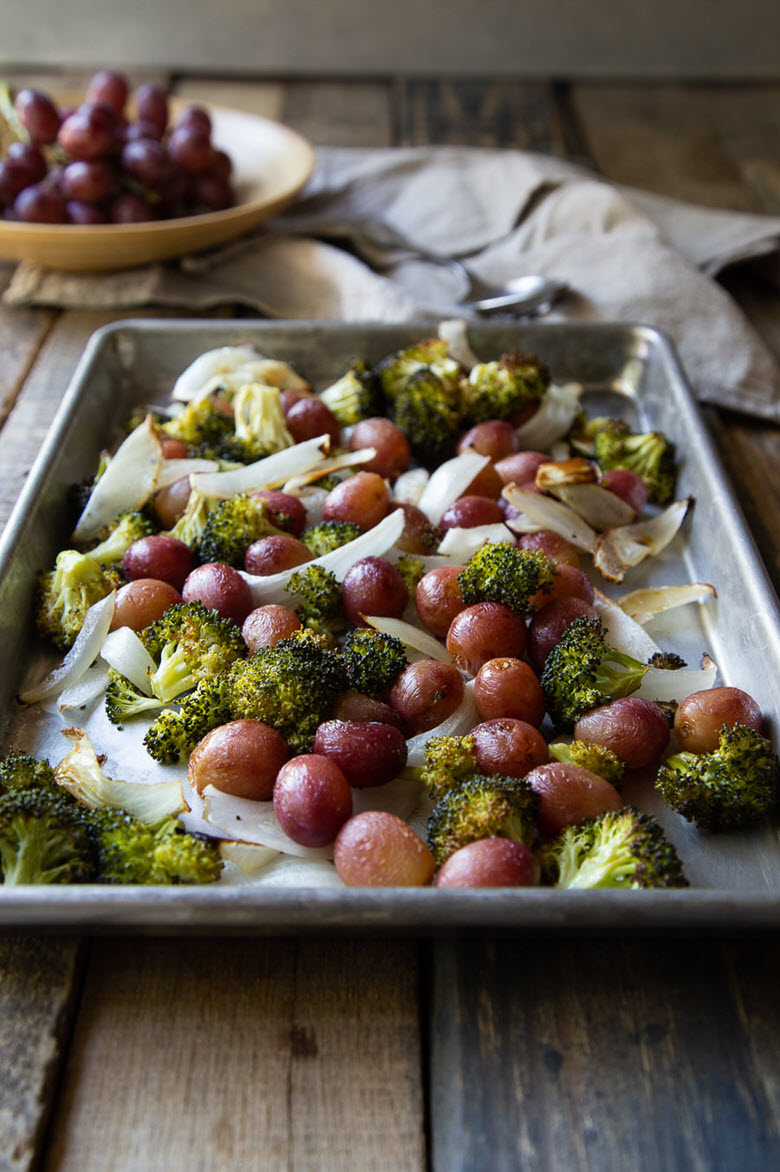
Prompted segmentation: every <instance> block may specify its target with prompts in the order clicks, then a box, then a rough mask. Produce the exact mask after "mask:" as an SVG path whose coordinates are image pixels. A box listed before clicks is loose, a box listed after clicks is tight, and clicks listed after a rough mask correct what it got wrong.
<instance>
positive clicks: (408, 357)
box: [374, 338, 461, 405]
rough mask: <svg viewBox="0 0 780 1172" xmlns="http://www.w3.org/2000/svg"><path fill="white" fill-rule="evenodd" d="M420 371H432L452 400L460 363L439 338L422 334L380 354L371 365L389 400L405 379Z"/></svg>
mask: <svg viewBox="0 0 780 1172" xmlns="http://www.w3.org/2000/svg"><path fill="white" fill-rule="evenodd" d="M420 372H423V373H427V372H430V373H432V374H433V375H434V376H435V377H436V379H437V380H438V381H439V382H440V383H441V384H442V389H443V391H444V392H445V394H446V395H447V397H448V399H449V401H450V402H451V403H452V405H454V404H455V400H456V394H457V389H458V383H459V381H460V376H461V368H460V364H459V363H458V362H456V361H455V359H454V358H451V357H450V355H449V353H448V351H447V342H446V340H445V339H443V338H425V339H423V341H422V342H418V343H417V344H416V345H415V346H410V347H409V348H408V349H407V350H398V351H397V352H396V353H395V354H389V355H388V356H387V358H383V359H382V361H381V362H380V363H379V365H378V366H377V367H375V369H374V374H375V375H376V377H377V378H378V379H379V383H380V385H381V387H382V391H383V393H384V395H385V398H387V399H388V400H389V401H390V402H391V403H393V402H395V401H396V399H397V398H398V396H399V395H400V394H401V392H402V391H403V390H404V389H405V388H406V386H407V384H408V383H409V380H410V379H411V378H413V377H414V376H415V375H417V374H419V373H420Z"/></svg>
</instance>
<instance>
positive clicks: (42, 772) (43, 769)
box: [0, 749, 63, 794]
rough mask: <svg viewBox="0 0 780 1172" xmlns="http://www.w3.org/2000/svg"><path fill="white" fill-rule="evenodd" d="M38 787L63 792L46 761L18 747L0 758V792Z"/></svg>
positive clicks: (52, 791)
mask: <svg viewBox="0 0 780 1172" xmlns="http://www.w3.org/2000/svg"><path fill="white" fill-rule="evenodd" d="M38 789H42V790H48V791H49V792H50V793H62V792H63V791H62V790H61V788H60V787H59V786H58V785H57V782H56V780H55V778H54V770H53V769H52V767H51V765H50V764H49V762H48V761H45V760H44V761H38V760H37V759H36V758H35V757H31V756H30V755H29V754H28V753H23V752H21V750H19V749H12V750H11V752H10V753H7V754H6V755H5V757H3V758H2V759H0V794H9V793H15V792H16V791H18V790H38Z"/></svg>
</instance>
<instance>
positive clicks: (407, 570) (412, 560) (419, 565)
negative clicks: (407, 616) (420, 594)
mask: <svg viewBox="0 0 780 1172" xmlns="http://www.w3.org/2000/svg"><path fill="white" fill-rule="evenodd" d="M437 532H441V531H440V530H438V531H437ZM395 568H396V569H397V570H398V573H399V574H400V575H401V577H402V578H403V580H404V584H405V586H406V589H407V591H408V593H409V601H410V602H413V601H414V597H415V595H416V593H417V587H418V586H419V585H420V581H421V579H422V578H424V577H425V574H426V569H425V563H424V562H421V561H420V559H419V558H416V557H414V555H413V554H410V553H404V554H401V556H400V557H399V559H398V561H397V562H396V563H395Z"/></svg>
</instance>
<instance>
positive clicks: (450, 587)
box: [415, 566, 465, 639]
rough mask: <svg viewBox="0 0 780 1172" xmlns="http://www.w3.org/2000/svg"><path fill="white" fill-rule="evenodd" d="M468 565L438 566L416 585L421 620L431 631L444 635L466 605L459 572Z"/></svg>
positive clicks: (443, 636)
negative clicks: (459, 582) (461, 590)
mask: <svg viewBox="0 0 780 1172" xmlns="http://www.w3.org/2000/svg"><path fill="white" fill-rule="evenodd" d="M464 569H465V566H437V568H436V569H435V570H429V571H428V573H427V574H424V575H423V577H422V578H421V579H420V581H419V582H418V584H417V591H416V594H415V605H416V607H417V613H418V615H419V616H420V618H421V620H422V622H423V623H424V624H425V626H426V627H427V628H428V630H429V631H431V632H432V634H434V635H437V636H438V637H439V638H440V639H443V638H445V636H446V634H447V632H448V631H449V629H450V626H451V624H452V621H453V619H454V618H455V616H456V615H457V614H459V613H460V612H461V611H462V610H463V609H464V606H465V603H464V601H463V595H462V594H461V592H460V586H459V584H458V575H459V574H460V573H461V571H462V570H464Z"/></svg>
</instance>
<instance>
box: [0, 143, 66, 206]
mask: <svg viewBox="0 0 780 1172" xmlns="http://www.w3.org/2000/svg"><path fill="white" fill-rule="evenodd" d="M5 162H6V163H12V164H13V169H14V170H15V172H16V175H17V177H18V178H19V179H20V180H21V181H22V183H23V186H25V187H27V186H28V185H29V184H30V183H40V181H41V180H42V179H45V178H46V173H47V166H46V159H45V158H44V155H43V151H42V150H41V148H40V147H39V146H36V144H35V143H32V142H12V143H10V144H9V147H8V150H7V151H6V153H5ZM52 186H56V185H55V184H52ZM21 190H22V188H21V187H19V188H18V191H21ZM18 191H17V192H16V193H15V194H18Z"/></svg>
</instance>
